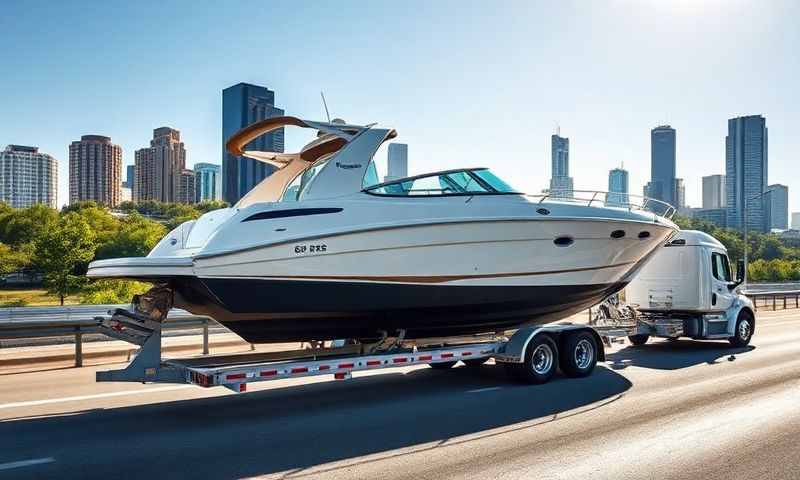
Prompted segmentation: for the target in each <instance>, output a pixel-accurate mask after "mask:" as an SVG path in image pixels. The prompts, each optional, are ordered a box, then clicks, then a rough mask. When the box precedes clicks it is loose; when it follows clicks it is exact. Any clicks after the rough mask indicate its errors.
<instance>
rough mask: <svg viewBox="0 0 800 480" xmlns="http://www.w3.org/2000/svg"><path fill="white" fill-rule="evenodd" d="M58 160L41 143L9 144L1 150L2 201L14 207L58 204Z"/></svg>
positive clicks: (0, 193) (0, 181) (0, 196)
mask: <svg viewBox="0 0 800 480" xmlns="http://www.w3.org/2000/svg"><path fill="white" fill-rule="evenodd" d="M57 185H58V160H56V159H55V158H53V157H52V156H50V155H48V154H46V153H39V148H38V147H25V146H22V145H9V146H7V147H6V149H5V150H3V151H2V152H0V202H5V203H7V204H9V205H10V206H12V207H13V208H26V207H30V206H31V205H33V204H36V203H42V204H44V205H47V206H48V207H50V208H56V193H57Z"/></svg>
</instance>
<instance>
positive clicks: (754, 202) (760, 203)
mask: <svg viewBox="0 0 800 480" xmlns="http://www.w3.org/2000/svg"><path fill="white" fill-rule="evenodd" d="M767 143H768V139H767V119H766V118H764V117H763V116H761V115H750V116H746V117H737V118H731V119H730V120H728V136H727V137H725V208H726V209H727V217H728V221H727V223H728V227H729V228H735V229H740V228H742V226H743V225H744V224H745V221H746V224H747V228H748V229H750V230H756V231H764V230H766V229H767V219H766V216H765V214H764V210H765V205H764V203H765V201H764V198H763V197H761V196H760V195H762V194H763V192H764V191H765V190H766V188H767V164H768V155H767ZM745 202H747V207H746V208H745V205H744V204H745ZM745 210H747V219H746V220H745V218H744V212H745Z"/></svg>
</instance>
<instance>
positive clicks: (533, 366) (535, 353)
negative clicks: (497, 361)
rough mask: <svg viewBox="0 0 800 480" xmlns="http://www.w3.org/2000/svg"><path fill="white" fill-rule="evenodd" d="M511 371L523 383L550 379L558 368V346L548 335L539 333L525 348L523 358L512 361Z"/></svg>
mask: <svg viewBox="0 0 800 480" xmlns="http://www.w3.org/2000/svg"><path fill="white" fill-rule="evenodd" d="M509 365H511V367H510V368H511V372H512V374H513V375H514V377H516V378H517V379H518V380H520V381H522V382H525V383H533V384H540V383H545V382H547V381H548V380H550V379H551V378H552V377H553V375H555V373H556V370H557V369H558V347H557V346H556V342H554V341H553V339H551V338H550V337H549V336H548V335H544V334H539V335H537V336H535V337H533V339H532V340H531V341H530V343H529V344H528V348H527V349H526V350H525V360H524V361H523V362H522V363H513V364H509Z"/></svg>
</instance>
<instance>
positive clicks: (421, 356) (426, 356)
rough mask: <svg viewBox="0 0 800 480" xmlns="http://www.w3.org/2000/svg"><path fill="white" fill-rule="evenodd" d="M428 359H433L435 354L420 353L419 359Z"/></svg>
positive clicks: (423, 360) (422, 360)
mask: <svg viewBox="0 0 800 480" xmlns="http://www.w3.org/2000/svg"><path fill="white" fill-rule="evenodd" d="M427 360H433V355H420V357H419V361H421V362H425V361H427Z"/></svg>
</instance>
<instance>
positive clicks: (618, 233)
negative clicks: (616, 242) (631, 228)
mask: <svg viewBox="0 0 800 480" xmlns="http://www.w3.org/2000/svg"><path fill="white" fill-rule="evenodd" d="M624 236H625V230H614V231H613V232H611V238H622V237H624Z"/></svg>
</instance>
